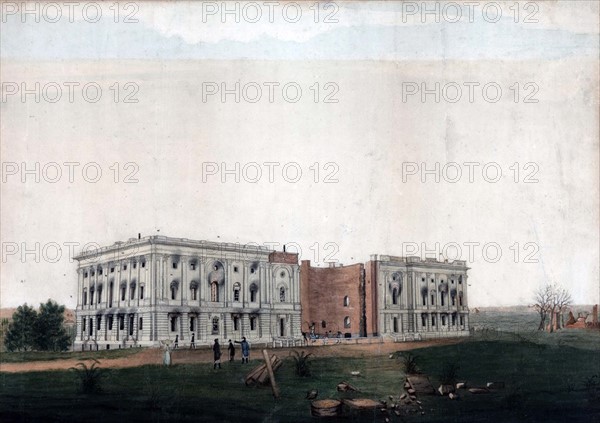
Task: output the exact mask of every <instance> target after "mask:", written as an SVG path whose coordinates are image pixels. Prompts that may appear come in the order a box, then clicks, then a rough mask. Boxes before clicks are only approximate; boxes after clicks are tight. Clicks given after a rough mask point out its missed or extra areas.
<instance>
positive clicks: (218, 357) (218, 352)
mask: <svg viewBox="0 0 600 423" xmlns="http://www.w3.org/2000/svg"><path fill="white" fill-rule="evenodd" d="M212 350H213V356H214V359H215V362H214V364H213V369H216V368H217V366H219V369H220V368H221V346H220V345H219V340H218V339H215V343H214V345H213V347H212Z"/></svg>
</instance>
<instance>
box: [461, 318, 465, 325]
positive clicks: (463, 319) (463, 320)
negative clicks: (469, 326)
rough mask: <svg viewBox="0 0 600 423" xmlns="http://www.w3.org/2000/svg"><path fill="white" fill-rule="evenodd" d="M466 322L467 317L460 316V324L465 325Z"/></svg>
mask: <svg viewBox="0 0 600 423" xmlns="http://www.w3.org/2000/svg"><path fill="white" fill-rule="evenodd" d="M464 324H465V317H464V316H460V325H461V326H463V325H464Z"/></svg>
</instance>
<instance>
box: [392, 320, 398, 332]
mask: <svg viewBox="0 0 600 423" xmlns="http://www.w3.org/2000/svg"><path fill="white" fill-rule="evenodd" d="M392 325H393V328H392V329H393V331H394V332H398V318H397V317H394V321H393V322H392Z"/></svg>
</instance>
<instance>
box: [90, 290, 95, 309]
mask: <svg viewBox="0 0 600 423" xmlns="http://www.w3.org/2000/svg"><path fill="white" fill-rule="evenodd" d="M93 304H94V287H91V288H90V305H93Z"/></svg>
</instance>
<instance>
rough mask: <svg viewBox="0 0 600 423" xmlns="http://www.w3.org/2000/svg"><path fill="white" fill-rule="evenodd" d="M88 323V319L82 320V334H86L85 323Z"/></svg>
mask: <svg viewBox="0 0 600 423" xmlns="http://www.w3.org/2000/svg"><path fill="white" fill-rule="evenodd" d="M86 322H87V319H86V318H85V317H84V318H83V319H81V332H84V333H85V323H86Z"/></svg>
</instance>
